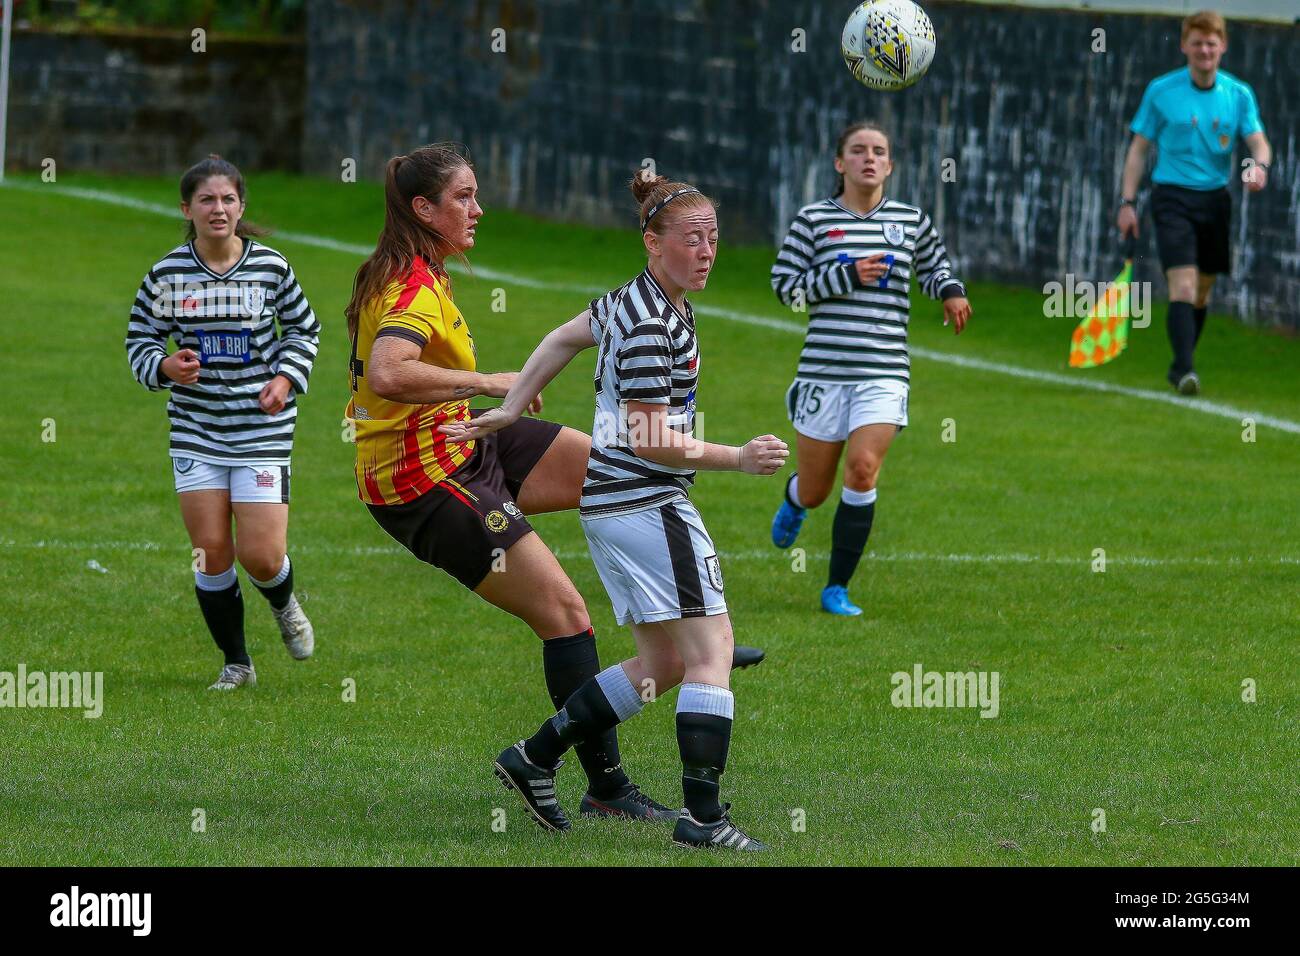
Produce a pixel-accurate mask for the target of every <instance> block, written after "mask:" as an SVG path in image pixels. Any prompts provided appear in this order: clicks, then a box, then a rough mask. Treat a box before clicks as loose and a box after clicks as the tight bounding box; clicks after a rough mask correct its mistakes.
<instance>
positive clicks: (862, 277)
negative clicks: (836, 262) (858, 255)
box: [853, 252, 889, 285]
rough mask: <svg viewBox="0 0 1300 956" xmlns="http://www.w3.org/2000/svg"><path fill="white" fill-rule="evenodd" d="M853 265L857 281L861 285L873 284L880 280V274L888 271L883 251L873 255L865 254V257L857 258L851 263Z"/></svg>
mask: <svg viewBox="0 0 1300 956" xmlns="http://www.w3.org/2000/svg"><path fill="white" fill-rule="evenodd" d="M853 267H854V268H855V269H857V270H858V281H859V282H861V283H862V284H863V285H874V284H875V283H877V282H879V281H880V278H881V276H883V275H884V274H885V273H886V272H888V271H889V266H887V265H885V253H883V252H877V253H876V254H875V255H874V256H867V257H866V258H865V259H858V260H857V261H855V262H854V263H853Z"/></svg>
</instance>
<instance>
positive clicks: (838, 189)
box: [831, 120, 894, 197]
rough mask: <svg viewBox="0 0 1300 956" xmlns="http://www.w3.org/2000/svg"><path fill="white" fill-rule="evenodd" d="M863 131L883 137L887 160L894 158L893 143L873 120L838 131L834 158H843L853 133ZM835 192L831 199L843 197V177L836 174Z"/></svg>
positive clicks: (883, 129) (860, 122) (887, 132)
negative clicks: (887, 150)
mask: <svg viewBox="0 0 1300 956" xmlns="http://www.w3.org/2000/svg"><path fill="white" fill-rule="evenodd" d="M863 130H871V131H873V132H876V133H879V134H880V135H881V136H883V137H885V145H886V146H888V147H889V158H890V159H893V158H894V141H893V138H892V137H890V135H889V131H888V130H886V129H885V128H884V127H883V126H881V125H880V124H879V123H877V122H875V121H874V120H858V121H857V122H856V123H850V124H849V125H848V126H846V127H844V128H843V129H842V130H840V135H839V137H838V138H837V139H836V140H835V158H836V159H842V158H843V157H844V147H845V146H846V145H848V142H849V140H850V139H851V138H852V137H853V135H854V134H855V133H861V132H862V131H863ZM835 177H836V183H835V192H833V193H831V196H832V197H835V196H842V195H844V175H843V174H842V173H836V174H835Z"/></svg>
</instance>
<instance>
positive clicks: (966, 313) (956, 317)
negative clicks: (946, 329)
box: [943, 295, 973, 335]
mask: <svg viewBox="0 0 1300 956" xmlns="http://www.w3.org/2000/svg"><path fill="white" fill-rule="evenodd" d="M972 311H973V310H972V309H971V307H970V300H969V299H967V298H966V297H965V296H964V295H955V296H953V297H952V298H951V299H944V300H943V324H944V325H947V324H948V323H949V322H952V324H953V329H952V334H953V335H961V330H962V329H964V328H966V322H967V321H968V320H969V319H970V315H971V312H972Z"/></svg>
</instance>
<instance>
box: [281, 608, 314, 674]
mask: <svg viewBox="0 0 1300 956" xmlns="http://www.w3.org/2000/svg"><path fill="white" fill-rule="evenodd" d="M271 613H272V614H274V615H275V623H277V624H279V625H280V637H282V638H283V639H284V646H285V648H286V649H287V650H288V651H289V656H290V657H292V658H293V659H294V660H295V661H305V660H306V659H307V658H309V657H311V654H312V651H314V650H315V649H316V633H315V632H314V631H313V630H312V627H311V621H309V620H307V615H306V614H304V613H303V610H302V605H301V604H299V603H298V599H297V598H296V597H295V596H294V595H292V594H291V595H289V603H288V604H286V605H285V606H284V610H283V611H277V610H276V609H275V608H271Z"/></svg>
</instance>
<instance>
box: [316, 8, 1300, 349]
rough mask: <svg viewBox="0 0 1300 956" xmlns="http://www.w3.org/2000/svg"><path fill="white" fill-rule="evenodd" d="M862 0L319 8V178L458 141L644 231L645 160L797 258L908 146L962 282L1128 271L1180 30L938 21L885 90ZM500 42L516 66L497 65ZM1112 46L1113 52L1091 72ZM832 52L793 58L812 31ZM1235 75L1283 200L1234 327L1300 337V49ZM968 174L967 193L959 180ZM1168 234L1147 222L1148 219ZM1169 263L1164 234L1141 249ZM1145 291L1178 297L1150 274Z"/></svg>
mask: <svg viewBox="0 0 1300 956" xmlns="http://www.w3.org/2000/svg"><path fill="white" fill-rule="evenodd" d="M851 6H852V4H851V3H849V2H847V0H638V2H636V3H630V2H607V3H606V2H602V3H590V2H581V0H478V2H475V0H442V2H432V3H416V2H412V0H373V2H366V3H364V4H363V3H360V2H357V3H352V2H345V0H314V2H313V3H312V4H311V6H310V9H309V16H308V53H307V75H308V84H307V110H306V116H307V120H306V128H305V135H304V144H305V148H304V154H303V156H304V165H305V167H306V168H307V169H309V170H313V171H317V172H322V173H329V174H333V175H337V173H338V169H339V163H340V161H341V159H342V158H344V157H353V158H355V159H357V160H358V163H359V166H360V170H361V174H362V175H363V176H377V175H379V172H380V170H381V169H382V164H383V162H384V161H385V160H386V159H387V157H388V156H390V155H392V154H394V153H396V152H403V151H405V150H407V149H409V148H411V146H413V145H416V144H419V143H422V142H427V141H430V140H435V139H461V140H464V141H465V142H467V143H468V144H469V145H470V147H471V149H472V150H473V152H474V154H475V158H476V160H477V163H478V166H479V175H480V183H481V184H482V186H483V188H484V191H485V193H486V195H487V196H488V198H489V199H491V200H492V201H495V202H504V203H506V204H508V205H509V206H511V207H515V208H519V209H525V210H530V211H534V212H539V213H543V214H548V215H559V216H564V217H572V218H574V219H579V220H582V221H587V222H595V223H625V224H626V223H630V222H631V221H632V218H631V216H632V213H631V212H630V209H629V205H628V204H629V197H628V195H627V193H626V189H625V186H624V183H625V181H626V180H627V179H628V178H629V177H630V175H631V173H632V172H633V170H634V169H636V168H637V167H638V165H639V164H640V163H641V162H642V160H643V159H644V158H646V157H651V158H653V159H654V160H655V161H656V164H657V166H658V168H659V170H660V171H662V172H665V173H667V174H669V175H671V176H673V177H680V178H685V179H690V180H694V181H695V182H697V183H698V184H699V185H700V186H701V187H703V188H704V189H706V190H707V191H708V192H709V193H710V194H712V195H713V196H714V197H715V198H717V199H718V200H720V201H721V203H722V213H721V215H722V223H723V226H724V229H725V232H726V234H727V235H728V236H730V237H733V238H735V237H738V236H746V237H748V238H762V239H767V240H772V241H775V239H776V237H777V236H778V235H779V234H780V233H781V232H782V231H783V230H784V228H785V226H786V224H787V223H788V221H789V218H790V217H791V216H792V215H793V213H794V211H795V209H797V207H798V206H799V205H800V204H801V203H803V202H805V201H807V200H809V199H812V198H815V197H818V196H822V195H825V194H826V193H827V192H828V190H829V188H830V183H831V175H832V174H831V169H830V159H829V156H830V152H831V150H832V149H833V145H834V136H835V133H836V131H837V129H838V128H839V127H840V126H841V125H842V124H843V123H844V122H845V121H847V120H849V119H851V118H856V117H859V116H864V115H865V116H875V117H879V118H882V119H883V120H885V121H886V123H888V125H889V126H890V127H891V128H892V129H893V130H894V131H895V134H896V139H895V146H896V152H897V163H896V171H895V174H894V177H893V179H892V180H891V184H890V191H891V193H893V194H894V195H897V196H898V197H899V198H903V199H906V200H908V201H912V202H916V203H918V204H920V205H922V206H924V207H926V208H927V209H929V210H930V211H931V212H932V213H933V215H934V216H935V218H936V219H937V221H938V222H939V223H940V224H941V226H942V228H943V230H944V231H945V234H946V237H947V239H948V241H949V247H950V249H952V250H953V251H954V253H955V255H956V257H957V260H958V265H959V267H960V268H961V270H962V272H963V273H964V274H966V275H967V276H970V277H973V278H985V279H1000V280H1007V281H1012V282H1020V283H1032V284H1034V285H1041V284H1042V283H1043V282H1046V281H1049V280H1053V279H1060V278H1061V277H1063V276H1064V275H1065V274H1066V273H1074V274H1076V275H1077V276H1079V277H1080V278H1088V279H1098V278H1104V277H1106V275H1107V274H1109V273H1113V270H1114V268H1115V263H1114V256H1115V246H1114V243H1113V242H1112V241H1111V238H1110V232H1109V228H1110V226H1109V224H1110V223H1111V221H1112V219H1113V215H1114V209H1115V199H1116V198H1117V196H1118V190H1119V171H1120V168H1121V165H1122V162H1123V155H1124V149H1125V147H1126V145H1127V139H1128V137H1127V133H1126V130H1127V126H1128V123H1129V121H1130V120H1131V119H1132V116H1133V113H1134V112H1135V111H1136V109H1137V104H1138V101H1139V99H1140V98H1141V94H1142V90H1143V88H1144V86H1145V84H1146V82H1147V81H1148V80H1149V79H1151V78H1152V77H1154V76H1157V75H1159V74H1160V73H1163V72H1166V71H1168V70H1170V69H1173V68H1175V67H1178V66H1180V65H1181V64H1182V62H1183V60H1182V58H1181V55H1180V54H1179V53H1178V50H1177V44H1178V26H1179V21H1178V19H1176V18H1172V17H1159V16H1124V15H1118V14H1104V15H1103V14H1088V13H1079V12H1068V13H1067V12H1057V11H1041V10H1028V9H1025V8H1019V9H1012V8H1002V7H988V6H983V5H961V4H950V3H944V2H940V0H929V2H926V3H925V7H926V9H927V10H928V12H929V13H930V14H931V16H932V18H933V19H934V21H935V27H936V30H937V33H938V37H939V52H938V56H937V58H936V62H935V65H934V67H933V68H932V69H931V71H930V74H929V75H928V76H927V77H926V78H925V79H923V80H922V81H921V82H920V84H918V85H917V86H916V87H913V88H912V89H910V90H906V91H903V92H901V93H888V94H885V93H872V92H869V91H868V90H866V89H865V88H864V87H861V86H859V85H858V84H857V83H855V82H854V81H853V79H852V78H851V77H850V76H849V74H848V71H847V70H846V69H845V68H844V66H843V64H842V62H841V60H840V57H839V32H840V29H841V28H842V25H843V21H844V18H845V16H846V14H847V12H848V9H849V8H851ZM495 27H503V28H505V29H506V31H507V34H506V38H507V52H506V53H505V54H498V53H493V52H491V49H490V43H491V31H492V30H493V28H495ZM1094 27H1102V28H1104V29H1105V30H1106V44H1107V51H1108V52H1106V53H1105V54H1094V53H1092V52H1091V43H1092V30H1093V29H1094ZM795 28H803V29H804V30H806V31H807V49H808V51H809V52H805V53H792V52H791V31H792V30H793V29H795ZM1230 40H1231V45H1230V50H1229V55H1228V57H1227V58H1226V59H1225V63H1224V65H1225V67H1226V68H1227V69H1228V70H1230V71H1232V72H1234V73H1236V74H1237V75H1238V76H1240V77H1242V78H1243V79H1245V80H1246V81H1248V82H1249V83H1251V84H1252V85H1253V86H1254V87H1255V90H1256V93H1257V96H1258V98H1259V101H1260V108H1261V111H1262V114H1263V117H1264V122H1265V124H1266V127H1267V131H1268V133H1269V136H1270V139H1271V140H1272V142H1273V144H1274V148H1275V149H1276V150H1277V153H1278V155H1277V158H1276V161H1275V164H1274V168H1273V177H1272V183H1271V185H1270V187H1269V189H1268V191H1267V192H1266V193H1264V194H1262V195H1259V196H1255V197H1252V198H1251V199H1250V200H1249V203H1248V204H1246V203H1243V202H1241V199H1240V184H1239V183H1235V184H1234V187H1233V191H1234V194H1235V195H1236V196H1237V199H1238V201H1237V205H1236V209H1237V213H1238V215H1237V220H1236V222H1235V225H1234V236H1235V238H1236V239H1237V243H1236V265H1235V267H1234V273H1235V274H1236V275H1237V277H1238V281H1235V282H1225V283H1223V284H1222V285H1221V289H1220V291H1219V292H1218V293H1216V296H1217V305H1219V306H1224V305H1227V306H1230V307H1231V308H1233V309H1234V310H1235V311H1236V312H1237V313H1238V314H1241V315H1243V316H1247V317H1249V318H1250V319H1252V320H1258V321H1262V322H1277V323H1286V324H1290V325H1296V324H1298V323H1300V314H1298V311H1297V309H1298V307H1297V302H1300V220H1298V219H1297V211H1296V209H1297V205H1298V204H1300V163H1298V162H1297V159H1298V158H1300V157H1297V155H1296V150H1297V144H1296V138H1297V137H1296V130H1297V127H1300V123H1298V122H1297V119H1298V118H1300V96H1297V95H1296V94H1297V90H1300V72H1298V68H1297V63H1298V62H1300V55H1297V50H1298V49H1300V31H1298V30H1297V29H1296V28H1294V27H1286V26H1269V25H1262V24H1247V23H1233V24H1230ZM945 157H951V158H953V159H955V160H956V173H957V181H956V182H955V183H945V182H942V181H941V177H940V172H941V168H942V167H941V161H942V159H943V158H945ZM1146 225H1147V226H1148V227H1149V221H1148V222H1146ZM1144 233H1145V234H1146V238H1147V239H1148V241H1149V229H1147V230H1144ZM1146 268H1147V274H1148V275H1150V276H1151V277H1153V278H1154V277H1156V271H1155V270H1156V266H1155V263H1154V261H1153V260H1149V261H1148V263H1147V266H1146Z"/></svg>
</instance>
